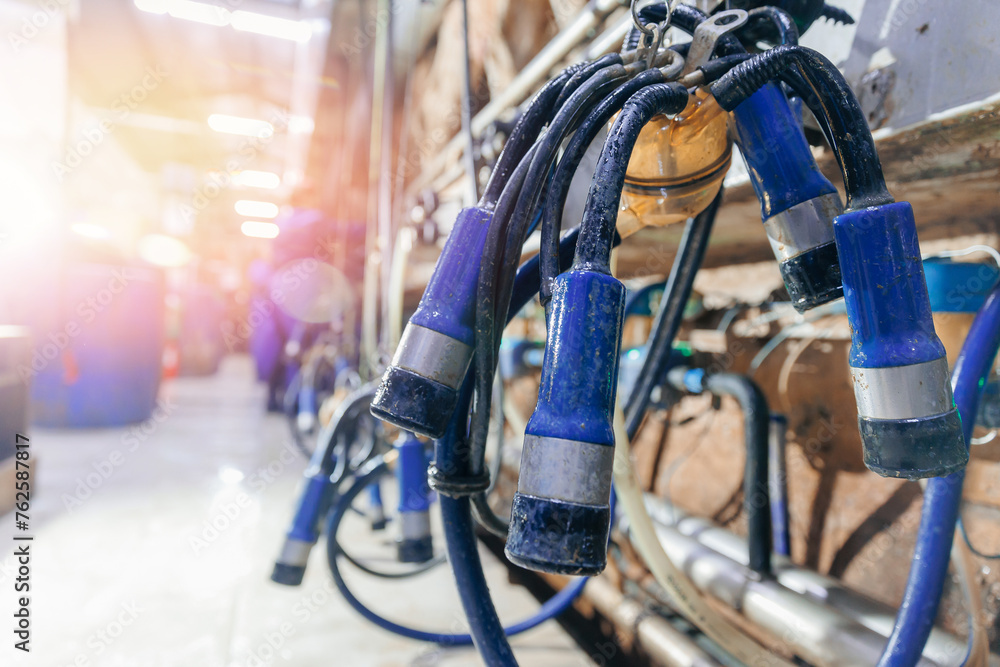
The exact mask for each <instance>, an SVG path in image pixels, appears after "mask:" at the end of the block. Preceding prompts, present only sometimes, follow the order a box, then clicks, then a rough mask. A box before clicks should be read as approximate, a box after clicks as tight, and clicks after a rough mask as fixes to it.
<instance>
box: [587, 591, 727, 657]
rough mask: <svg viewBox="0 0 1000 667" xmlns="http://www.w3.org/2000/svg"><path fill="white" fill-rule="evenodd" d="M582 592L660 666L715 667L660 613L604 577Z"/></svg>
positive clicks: (698, 647)
mask: <svg viewBox="0 0 1000 667" xmlns="http://www.w3.org/2000/svg"><path fill="white" fill-rule="evenodd" d="M583 595H584V597H585V598H587V600H588V601H589V602H590V603H591V604H593V605H594V607H595V608H596V609H597V610H598V611H599V612H601V614H602V615H604V616H605V617H606V618H608V619H609V620H610V621H612V622H613V623H614V624H615V625H616V626H618V627H619V628H624V629H626V630H628V631H629V632H631V633H632V634H633V635H634V636H635V638H636V640H637V641H638V642H639V645H640V646H641V647H642V649H643V651H645V652H646V653H647V654H648V655H649V657H650V658H652V659H653V660H654V661H655V662H656V663H657V664H659V665H663V667H717V666H718V665H719V663H718V662H717V661H716V660H714V659H713V658H712V657H711V656H709V655H708V654H707V653H705V651H704V650H702V648H701V647H700V646H698V645H697V644H695V643H694V642H693V641H692V640H691V638H690V637H689V636H688V635H686V634H684V633H683V632H681V631H680V630H678V629H677V628H675V627H674V626H673V625H671V624H670V622H669V621H667V620H666V619H665V618H663V617H662V616H659V615H658V614H655V613H649V612H648V611H647V610H646V609H645V607H644V606H643V605H642V604H640V603H639V602H637V601H636V600H633V599H632V598H629V597H626V596H625V595H623V594H622V593H621V592H619V591H618V589H617V588H615V587H614V586H613V585H612V584H611V583H609V582H608V581H606V580H605V579H604V578H603V577H594V578H592V579H590V581H588V582H587V587H586V588H585V589H584V591H583Z"/></svg>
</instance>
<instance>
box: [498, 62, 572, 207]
mask: <svg viewBox="0 0 1000 667" xmlns="http://www.w3.org/2000/svg"><path fill="white" fill-rule="evenodd" d="M586 66H587V63H577V64H575V65H570V66H569V67H567V68H566V69H564V70H563V71H562V72H560V73H559V74H557V75H556V76H555V77H554V78H553V79H552V80H550V81H549V82H548V83H547V84H545V85H544V86H543V87H542V89H541V90H539V91H538V92H537V93H535V96H534V97H533V98H532V99H531V102H529V103H528V106H527V108H526V109H525V110H524V113H522V114H521V117H520V118H519V119H518V120H517V124H516V125H514V129H513V130H511V133H510V136H509V137H508V138H507V143H506V144H504V147H503V150H502V151H501V152H500V157H498V158H497V163H496V166H495V167H493V171H492V173H490V178H489V181H487V183H486V188H485V189H484V190H483V196H482V198H481V199H480V200H479V201H480V205H481V206H483V207H485V208H493V206H494V205H495V204H496V203H497V201H498V200H499V199H500V195H501V193H502V192H503V190H504V186H505V185H506V184H507V181H508V180H509V179H510V175H511V173H512V172H513V171H514V169H516V168H517V165H518V164H519V163H520V162H521V160H522V158H524V156H525V154H527V152H528V150H529V149H530V148H531V146H532V145H534V143H535V139H536V138H537V137H538V133H539V132H541V130H542V128H543V127H544V126H545V124H546V123H548V122H549V120H550V119H551V118H552V114H553V113H554V110H555V109H556V108H557V107H555V101H556V99H558V98H559V96H560V95H561V94H562V91H563V88H564V87H565V86H566V84H567V82H569V80H570V79H571V78H572V77H573V75H574V74H576V73H577V72H578V71H579V70H581V69H583V68H584V67H586Z"/></svg>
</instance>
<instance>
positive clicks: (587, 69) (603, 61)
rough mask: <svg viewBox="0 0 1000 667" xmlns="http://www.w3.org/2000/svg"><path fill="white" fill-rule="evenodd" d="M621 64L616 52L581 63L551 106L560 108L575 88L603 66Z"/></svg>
mask: <svg viewBox="0 0 1000 667" xmlns="http://www.w3.org/2000/svg"><path fill="white" fill-rule="evenodd" d="M621 64H622V57H621V56H620V55H619V54H617V53H608V54H606V55H603V56H601V57H600V58H598V59H597V60H594V61H592V62H589V63H583V67H581V68H580V69H579V70H577V71H576V73H575V74H573V76H572V77H570V79H569V80H568V81H567V82H566V85H565V86H563V89H562V92H561V93H559V97H557V98H556V102H555V105H554V106H553V107H552V108H553V109H555V110H559V109H562V107H563V105H564V104H566V100H568V99H569V97H570V95H572V94H573V93H575V92H576V89H577V88H579V87H580V86H582V85H583V84H584V83H585V82H586V81H587V80H589V79H590V77H592V76H594V75H595V74H597V73H598V72H599V71H601V70H602V69H604V68H605V67H611V66H612V65H621Z"/></svg>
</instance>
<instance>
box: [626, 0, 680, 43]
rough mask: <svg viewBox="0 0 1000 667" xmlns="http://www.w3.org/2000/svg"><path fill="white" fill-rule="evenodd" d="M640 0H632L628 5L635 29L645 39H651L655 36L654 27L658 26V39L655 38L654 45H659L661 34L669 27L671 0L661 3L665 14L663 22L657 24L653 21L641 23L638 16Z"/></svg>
mask: <svg viewBox="0 0 1000 667" xmlns="http://www.w3.org/2000/svg"><path fill="white" fill-rule="evenodd" d="M641 1H642V0H632V2H631V3H630V5H629V11H631V12H632V23H633V24H635V27H636V29H637V30H638V31H639V32H641V33H642V34H643V36H644V37H645V38H646V39H645V41H652V40H653V39H654V37H655V32H654V31H655V29H656V28H657V27H658V28H659V29H660V36H659V39H658V40H656V42H655V43H656V45H657V47H659V42H661V41H663V35H664V34H666V32H667V28H669V27H670V19H671V16H670V15H671V13H672V11H673V10H672V7H671V4H672V2H671V0H663V5H664V6H665V7H666V8H667V16H666V18H664V19H663V22H662V23H660V24H659V25H657V24H655V23H643V22H642V19H641V18H639V3H640V2H641Z"/></svg>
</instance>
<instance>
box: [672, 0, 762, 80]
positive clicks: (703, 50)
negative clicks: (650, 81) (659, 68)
mask: <svg viewBox="0 0 1000 667" xmlns="http://www.w3.org/2000/svg"><path fill="white" fill-rule="evenodd" d="M747 17H748V14H747V13H746V12H745V11H743V10H742V9H730V10H728V11H724V12H719V13H718V14H716V15H715V16H713V17H711V18H709V19H706V20H704V21H702V22H701V23H699V24H698V27H697V28H695V29H694V36H693V37H692V39H691V49H690V50H689V51H688V56H687V60H686V61H685V63H684V70H683V71H682V72H681V76H684V75H686V74H690V73H691V72H693V71H695V70H696V69H698V68H699V67H701V66H702V65H704V64H705V63H706V62H708V59H709V58H711V57H712V52H714V51H715V44H716V42H718V41H719V38H721V37H722V36H724V35H726V34H728V33H730V32H732V31H733V30H736V29H737V28H741V27H743V25H744V24H745V23H746V22H747Z"/></svg>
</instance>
